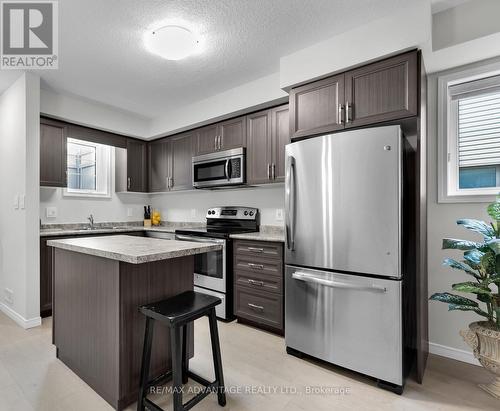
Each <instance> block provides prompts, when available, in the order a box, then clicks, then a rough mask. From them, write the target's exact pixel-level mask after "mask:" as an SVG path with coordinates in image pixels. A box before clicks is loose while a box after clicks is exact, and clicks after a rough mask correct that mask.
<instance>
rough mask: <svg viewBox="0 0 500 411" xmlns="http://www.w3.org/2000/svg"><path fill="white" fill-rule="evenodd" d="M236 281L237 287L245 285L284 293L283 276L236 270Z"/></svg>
mask: <svg viewBox="0 0 500 411" xmlns="http://www.w3.org/2000/svg"><path fill="white" fill-rule="evenodd" d="M234 283H235V285H236V286H237V287H238V286H243V287H248V288H251V289H254V290H256V291H268V292H271V293H277V294H283V278H282V277H281V276H274V275H267V274H265V273H259V272H248V271H238V270H236V271H235V272H234Z"/></svg>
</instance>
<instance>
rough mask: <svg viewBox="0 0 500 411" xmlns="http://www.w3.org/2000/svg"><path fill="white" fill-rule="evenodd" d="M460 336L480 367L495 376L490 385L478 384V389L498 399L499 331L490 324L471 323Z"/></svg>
mask: <svg viewBox="0 0 500 411" xmlns="http://www.w3.org/2000/svg"><path fill="white" fill-rule="evenodd" d="M460 335H461V336H462V337H463V339H464V340H465V342H466V343H467V344H468V345H469V346H470V347H471V348H472V351H473V353H474V357H476V358H477V359H478V360H479V362H480V363H481V365H482V366H483V367H484V368H486V369H487V370H488V371H490V372H491V373H493V374H494V375H495V376H496V378H495V379H494V380H493V382H492V383H491V384H479V387H481V388H482V389H483V390H485V391H486V392H487V393H489V394H491V395H492V396H493V397H495V398H497V399H500V331H498V330H496V329H495V328H494V326H493V325H492V324H491V323H489V322H487V321H480V322H474V323H471V324H470V325H469V329H468V330H462V331H460Z"/></svg>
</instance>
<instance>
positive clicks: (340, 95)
mask: <svg viewBox="0 0 500 411" xmlns="http://www.w3.org/2000/svg"><path fill="white" fill-rule="evenodd" d="M417 88H418V52H417V51H416V50H415V51H411V52H408V53H404V54H400V55H398V56H395V57H391V58H388V59H385V60H382V61H379V62H375V63H372V64H368V65H366V66H363V67H360V68H357V69H354V70H351V71H348V72H345V73H341V74H337V75H335V76H332V77H329V78H326V79H323V80H319V81H315V82H313V83H310V84H306V85H303V86H300V87H297V88H294V89H292V91H291V92H290V134H291V138H299V137H308V136H312V135H317V134H324V133H329V132H333V131H338V130H342V129H344V128H346V127H358V126H364V125H368V124H376V123H381V122H384V121H392V120H397V119H400V118H405V117H413V116H416V115H417V114H418V94H417Z"/></svg>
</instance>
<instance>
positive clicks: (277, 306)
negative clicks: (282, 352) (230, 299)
mask: <svg viewBox="0 0 500 411" xmlns="http://www.w3.org/2000/svg"><path fill="white" fill-rule="evenodd" d="M235 311H236V316H237V317H241V318H243V319H247V320H250V321H253V322H256V323H259V324H263V325H267V326H269V327H273V328H275V329H277V330H282V329H283V297H282V296H281V295H278V294H272V293H266V292H264V291H255V290H251V289H248V288H246V287H240V286H238V287H236V289H235Z"/></svg>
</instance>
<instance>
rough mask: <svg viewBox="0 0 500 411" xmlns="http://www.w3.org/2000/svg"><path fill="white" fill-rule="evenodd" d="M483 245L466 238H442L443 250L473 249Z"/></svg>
mask: <svg viewBox="0 0 500 411" xmlns="http://www.w3.org/2000/svg"><path fill="white" fill-rule="evenodd" d="M483 246H484V244H483V243H476V242H475V241H468V240H456V239H454V238H445V239H444V240H443V250H447V249H448V250H449V249H452V250H464V251H466V250H474V249H481V248H482V247H483Z"/></svg>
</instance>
